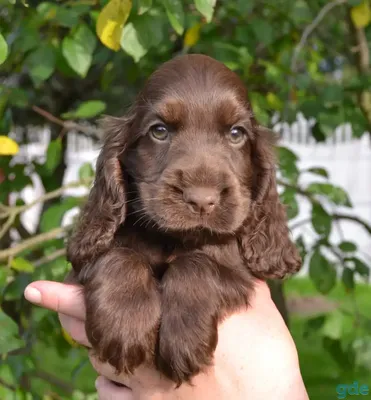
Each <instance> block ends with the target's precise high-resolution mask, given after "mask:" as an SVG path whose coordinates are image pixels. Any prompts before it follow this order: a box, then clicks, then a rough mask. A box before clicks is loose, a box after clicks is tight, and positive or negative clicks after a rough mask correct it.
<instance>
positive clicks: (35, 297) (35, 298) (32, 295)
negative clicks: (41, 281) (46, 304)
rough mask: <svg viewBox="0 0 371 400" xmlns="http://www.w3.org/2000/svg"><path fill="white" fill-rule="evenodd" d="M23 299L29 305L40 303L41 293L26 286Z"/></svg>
mask: <svg viewBox="0 0 371 400" xmlns="http://www.w3.org/2000/svg"><path fill="white" fill-rule="evenodd" d="M24 297H25V298H26V299H27V300H28V301H30V302H31V303H36V304H40V303H41V292H40V291H39V290H37V289H35V288H34V287H31V286H28V287H26V289H25V291H24Z"/></svg>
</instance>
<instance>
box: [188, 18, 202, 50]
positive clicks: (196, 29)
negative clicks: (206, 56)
mask: <svg viewBox="0 0 371 400" xmlns="http://www.w3.org/2000/svg"><path fill="white" fill-rule="evenodd" d="M201 28H202V24H201V23H196V24H194V25H192V26H191V27H190V28H188V29H187V30H186V33H185V35H184V46H185V47H187V48H190V47H192V46H194V45H195V44H196V43H197V42H198V41H199V40H200V31H201Z"/></svg>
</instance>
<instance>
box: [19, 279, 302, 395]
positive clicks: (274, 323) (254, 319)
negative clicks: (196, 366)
mask: <svg viewBox="0 0 371 400" xmlns="http://www.w3.org/2000/svg"><path fill="white" fill-rule="evenodd" d="M37 293H38V294H37ZM25 296H26V298H27V299H28V300H29V301H31V302H33V303H35V304H38V305H40V306H42V307H45V308H48V309H51V310H54V311H57V312H58V313H59V318H60V321H61V324H62V326H63V327H64V329H65V330H66V331H67V332H68V333H69V334H70V335H71V336H72V337H73V338H74V339H75V340H76V341H77V342H79V343H81V344H83V345H84V346H87V347H89V346H90V345H89V343H88V340H87V338H86V335H85V326H84V318H85V308H84V302H83V297H82V292H81V288H79V287H78V286H76V285H67V284H62V283H57V282H50V281H38V282H33V283H32V284H30V285H29V286H28V287H27V288H26V290H25ZM90 360H91V362H92V364H93V366H94V368H95V369H96V371H97V372H98V373H99V374H100V375H101V376H100V377H99V378H98V380H97V390H98V394H99V398H100V399H101V400H108V399H110V400H116V399H117V400H118V399H120V400H129V399H130V400H132V399H133V400H134V399H140V400H160V399H161V400H175V399H178V400H185V399H190V398H192V399H193V400H205V399H209V398H213V399H220V400H224V399H228V400H229V399H230V398H233V399H234V400H240V399H241V400H246V399H247V398H248V400H261V399H263V398H275V399H278V400H279V399H285V400H287V399H295V400H307V399H308V395H307V393H306V390H305V387H304V384H303V381H302V377H301V374H300V368H299V363H298V356H297V351H296V348H295V344H294V342H293V340H292V338H291V336H290V333H289V331H288V329H287V327H286V325H285V323H284V321H283V320H282V318H281V316H280V314H279V312H278V311H277V309H276V307H275V305H274V303H273V301H272V300H271V297H270V292H269V288H268V287H267V285H266V284H265V283H264V282H261V281H259V282H257V284H256V290H255V296H254V297H253V298H252V304H251V306H250V308H249V309H248V310H241V311H240V312H238V313H235V314H233V315H232V316H230V317H228V318H227V319H226V320H225V321H224V322H223V323H222V324H220V327H219V341H218V346H217V349H216V352H215V362H214V367H213V368H210V370H209V371H208V372H207V373H205V374H200V375H198V376H196V377H195V378H194V381H193V383H194V385H193V386H189V385H182V386H181V387H180V388H179V389H175V388H174V386H173V383H172V382H169V381H168V380H166V379H165V378H163V377H162V376H160V374H159V373H158V372H157V371H156V370H154V369H153V370H152V369H151V370H150V369H148V368H144V367H140V368H138V370H137V371H136V373H135V374H134V376H130V377H128V376H123V375H120V376H117V375H116V374H115V372H114V371H113V369H112V368H111V367H110V366H109V365H108V364H101V363H99V362H98V361H97V360H96V359H95V358H94V357H93V356H92V355H91V354H90ZM107 378H108V379H107ZM109 379H110V380H113V381H117V382H120V383H122V384H124V385H126V386H127V387H119V386H116V385H115V384H113V383H112V382H110V381H109ZM129 388H130V389H129Z"/></svg>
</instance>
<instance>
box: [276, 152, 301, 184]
mask: <svg viewBox="0 0 371 400" xmlns="http://www.w3.org/2000/svg"><path fill="white" fill-rule="evenodd" d="M278 159H279V169H280V172H281V173H282V176H283V177H284V178H286V179H288V180H289V181H290V182H296V180H297V178H298V176H299V169H298V167H297V165H296V162H297V160H298V157H297V156H296V154H295V153H294V152H292V151H291V150H290V149H288V148H287V147H283V146H279V147H278Z"/></svg>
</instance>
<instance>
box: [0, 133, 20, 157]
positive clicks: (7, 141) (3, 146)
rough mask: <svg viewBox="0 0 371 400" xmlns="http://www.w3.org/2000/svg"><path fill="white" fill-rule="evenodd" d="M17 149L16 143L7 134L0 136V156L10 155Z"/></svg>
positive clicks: (15, 152) (16, 151)
mask: <svg viewBox="0 0 371 400" xmlns="http://www.w3.org/2000/svg"><path fill="white" fill-rule="evenodd" d="M18 151H19V146H18V144H17V143H16V142H15V141H14V140H13V139H11V138H10V137H8V136H0V156H12V155H14V154H17V153H18Z"/></svg>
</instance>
